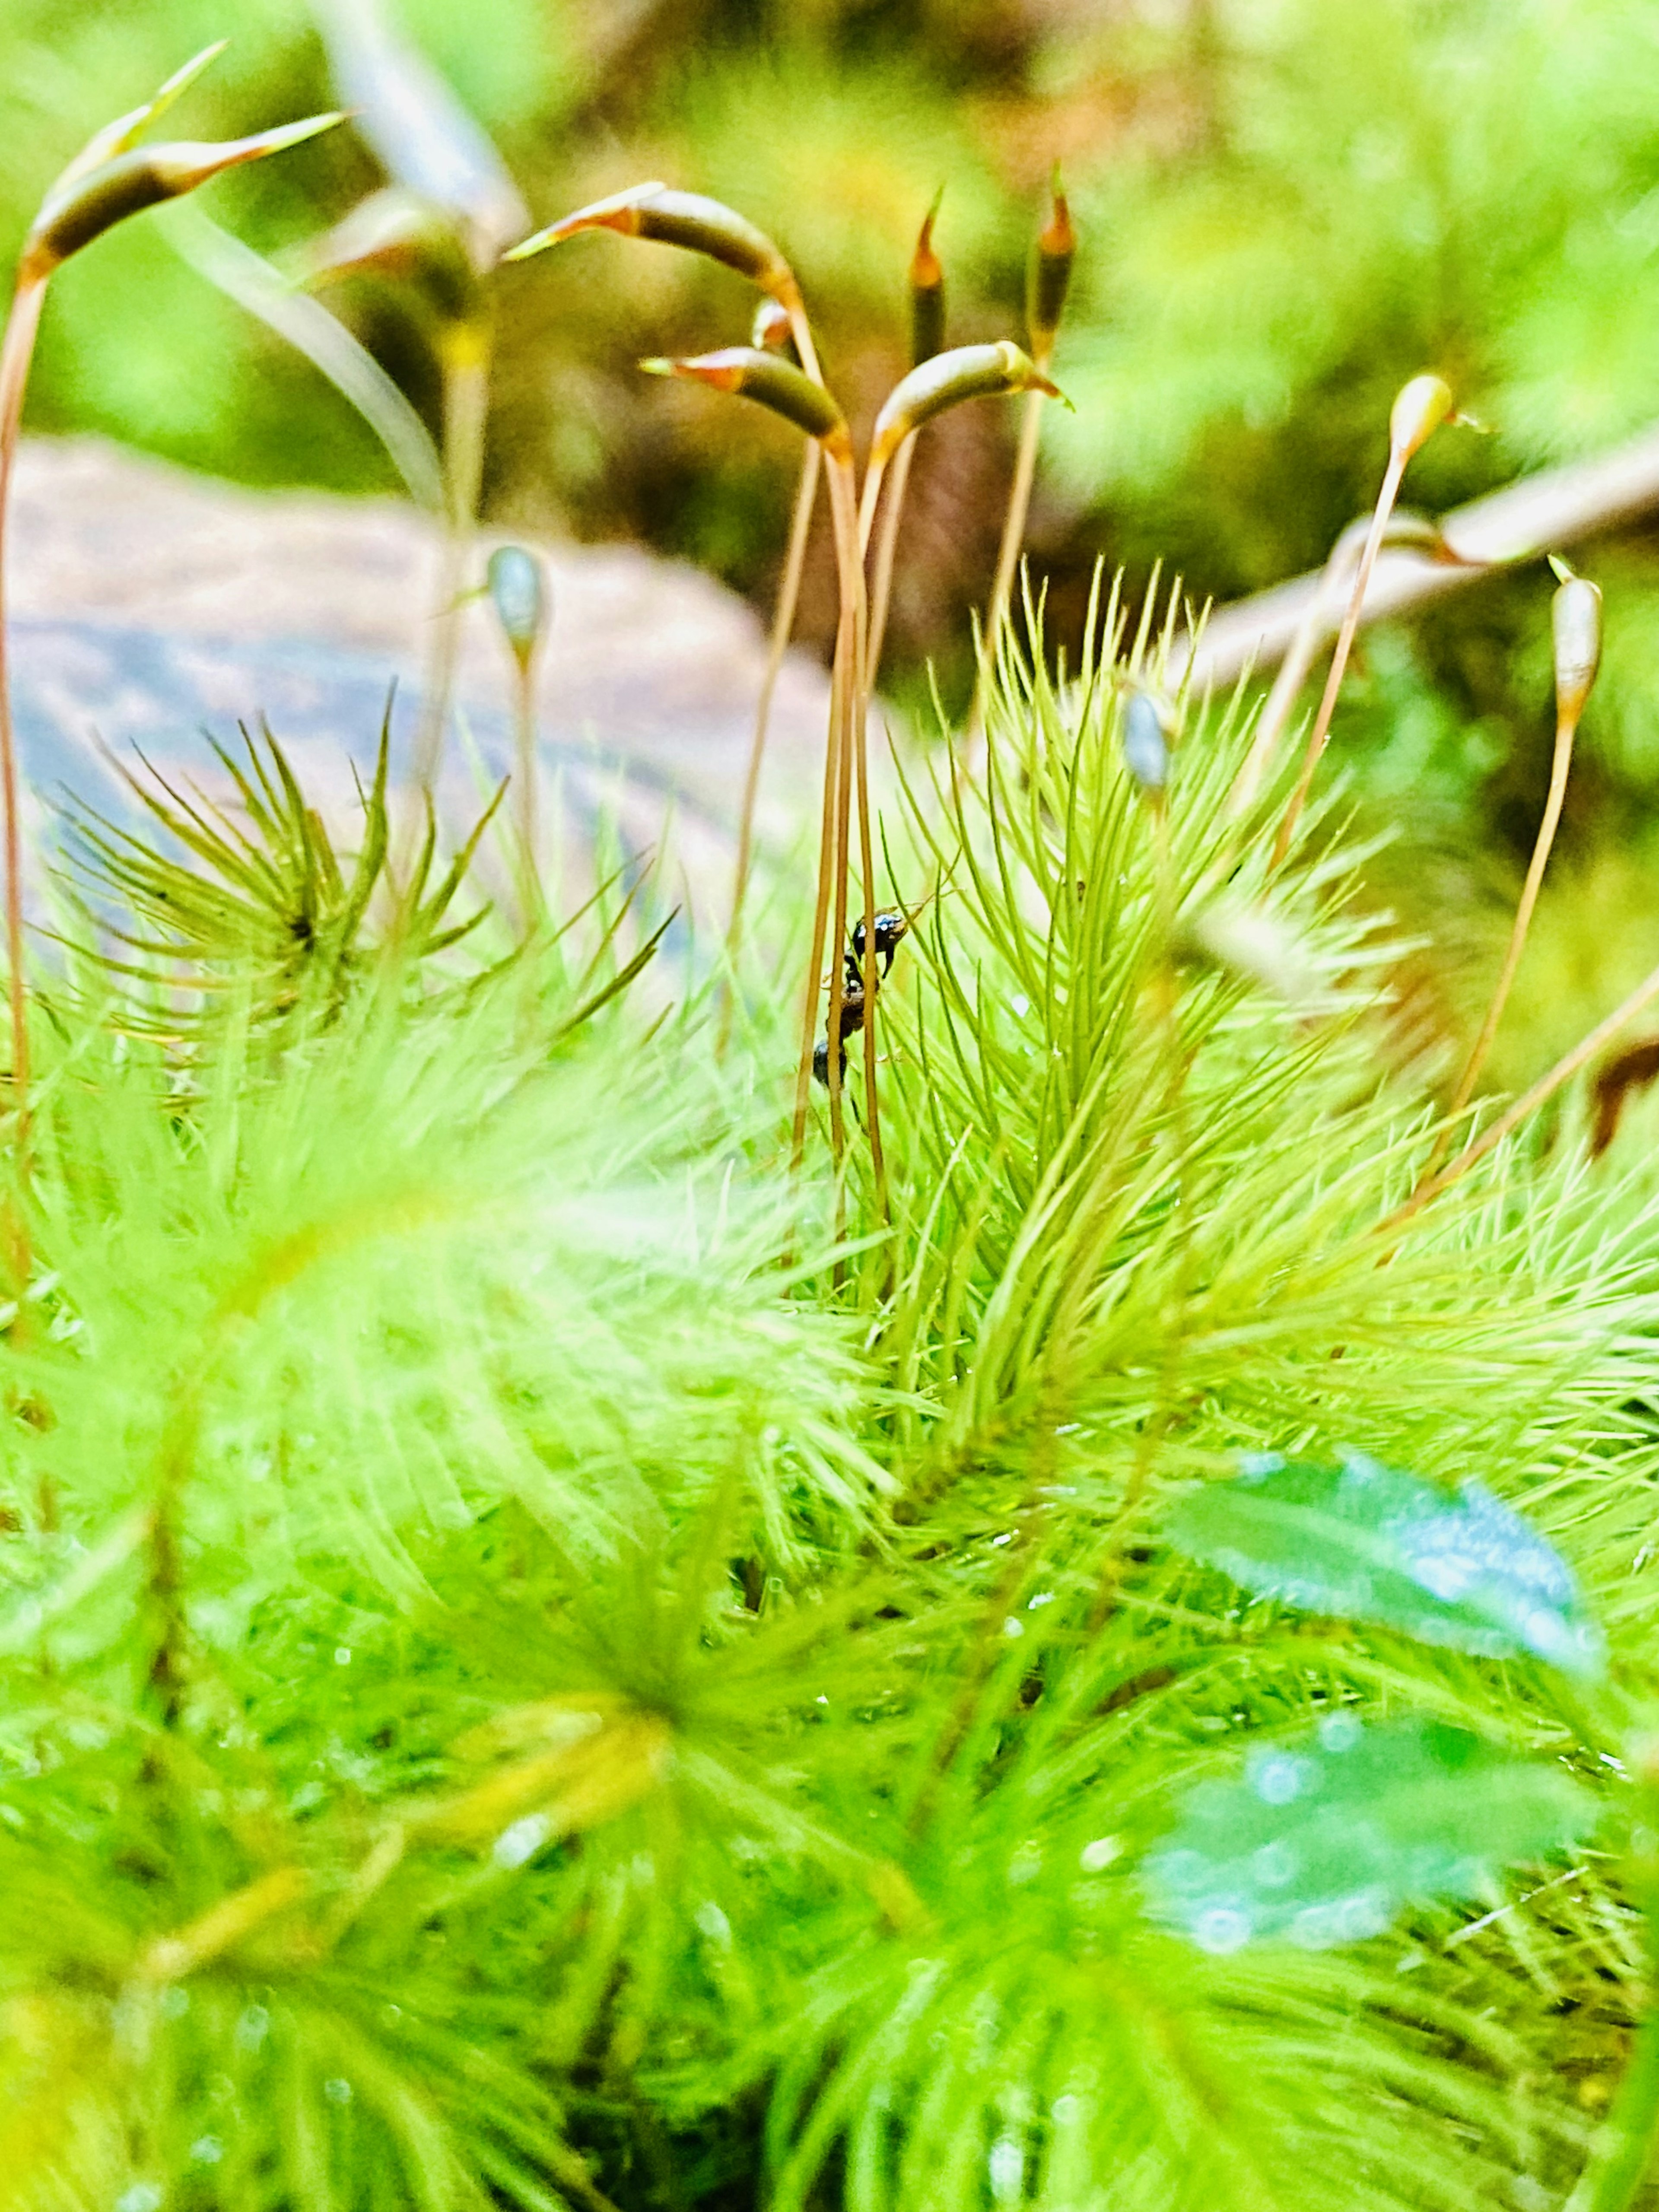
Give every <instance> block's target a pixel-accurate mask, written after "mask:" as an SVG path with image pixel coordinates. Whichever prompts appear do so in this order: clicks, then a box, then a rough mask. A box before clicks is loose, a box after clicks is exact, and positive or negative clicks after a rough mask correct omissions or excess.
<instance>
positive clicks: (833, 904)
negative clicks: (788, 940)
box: [824, 475, 858, 1230]
mask: <svg viewBox="0 0 1659 2212" xmlns="http://www.w3.org/2000/svg"><path fill="white" fill-rule="evenodd" d="M830 482H831V484H832V486H833V484H834V483H835V478H834V477H833V475H832V477H831V478H830ZM836 659H837V660H839V661H841V662H842V665H843V671H844V672H843V674H842V679H841V682H840V683H839V684H837V685H836V706H837V708H839V712H840V719H841V728H840V731H839V732H838V734H837V736H836V809H835V834H834V836H833V839H832V841H831V847H830V861H829V871H830V873H829V913H830V921H829V1014H828V1018H827V1019H826V1023H825V1027H824V1036H825V1037H826V1038H827V1040H828V1054H827V1059H826V1062H825V1067H824V1073H825V1074H826V1076H827V1077H828V1078H829V1150H830V1153H831V1156H832V1157H833V1158H834V1160H835V1164H836V1227H837V1230H839V1228H840V1225H841V1206H842V1184H841V1166H842V1160H843V1159H844V1158H846V1153H847V1125H846V1118H845V1117H846V1108H845V1104H844V1102H843V1099H842V1091H843V1087H844V1086H843V1083H842V1077H843V1074H844V1073H845V1068H846V1053H845V1048H844V1046H843V1044H842V1034H841V1020H842V1006H843V1005H844V1004H845V1002H846V997H847V967H846V957H845V956H846V945H847V866H848V834H847V833H848V814H849V811H850V808H851V803H852V790H853V718H852V700H853V694H854V691H855V690H856V689H857V686H858V657H857V648H856V647H855V645H854V638H853V611H852V607H851V605H850V604H849V605H848V606H847V607H846V608H845V610H844V611H843V613H842V621H841V627H840V629H839V631H838V633H837V635H836Z"/></svg>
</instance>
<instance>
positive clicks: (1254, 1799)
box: [1146, 1712, 1595, 1954]
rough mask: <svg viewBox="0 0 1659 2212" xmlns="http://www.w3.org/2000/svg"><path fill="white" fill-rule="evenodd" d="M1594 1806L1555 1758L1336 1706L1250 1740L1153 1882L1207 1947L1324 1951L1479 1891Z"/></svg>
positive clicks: (1170, 1847) (1567, 1834)
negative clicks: (1308, 1725)
mask: <svg viewBox="0 0 1659 2212" xmlns="http://www.w3.org/2000/svg"><path fill="white" fill-rule="evenodd" d="M1594 1821H1595V1802H1594V1801H1593V1800H1592V1799H1591V1798H1590V1796H1589V1795H1588V1793H1587V1792H1586V1791H1584V1790H1581V1789H1580V1788H1579V1786H1578V1785H1577V1784H1576V1783H1575V1782H1573V1781H1572V1780H1571V1778H1570V1777H1569V1776H1567V1775H1566V1774H1565V1773H1563V1772H1562V1771H1561V1770H1560V1769H1559V1767H1556V1766H1550V1765H1545V1764H1544V1763H1543V1762H1542V1761H1540V1760H1530V1759H1512V1758H1510V1756H1509V1755H1508V1754H1507V1753H1504V1752H1501V1751H1498V1750H1495V1749H1494V1748H1493V1747H1492V1746H1491V1745H1489V1744H1485V1743H1482V1742H1481V1741H1480V1738H1479V1737H1477V1736H1473V1735H1468V1734H1467V1733H1466V1732H1465V1731H1464V1730H1463V1729H1455V1728H1449V1727H1448V1726H1446V1725H1445V1723H1443V1722H1439V1721H1422V1720H1413V1721H1407V1722H1401V1723H1395V1724H1393V1725H1390V1726H1387V1727H1373V1728H1366V1727H1364V1726H1363V1725H1362V1724H1361V1723H1360V1722H1359V1721H1358V1719H1357V1718H1356V1717H1354V1716H1353V1715H1352V1713H1346V1712H1337V1713H1331V1714H1328V1715H1327V1716H1326V1717H1325V1719H1324V1720H1323V1721H1322V1722H1321V1723H1320V1724H1319V1727H1318V1729H1316V1732H1315V1733H1314V1734H1313V1735H1310V1736H1309V1737H1306V1738H1305V1739H1304V1740H1303V1741H1300V1742H1298V1743H1295V1744H1286V1743H1277V1744H1272V1745H1264V1746H1262V1747H1261V1748H1260V1749H1258V1750H1256V1751H1255V1752H1253V1753H1251V1754H1250V1757H1249V1761H1248V1763H1247V1765H1246V1766H1245V1770H1244V1778H1243V1781H1241V1782H1236V1783H1226V1782H1208V1783H1205V1784H1201V1785H1200V1787H1199V1788H1198V1789H1197V1790H1194V1792H1193V1793H1192V1795H1191V1796H1190V1797H1189V1798H1188V1801H1187V1805H1186V1808H1185V1814H1184V1817H1183V1819H1182V1823H1181V1826H1179V1827H1178V1828H1177V1829H1176V1831H1175V1832H1174V1833H1173V1835H1171V1836H1170V1838H1169V1840H1168V1841H1167V1843H1165V1844H1164V1845H1163V1847H1162V1848H1161V1849H1159V1850H1158V1851H1156V1852H1155V1853H1153V1855H1152V1857H1150V1858H1149V1859H1148V1861H1147V1862H1146V1884H1147V1889H1148V1893H1149V1900H1150V1904H1151V1907H1152V1913H1153V1916H1154V1917H1155V1918H1157V1919H1158V1920H1161V1921H1163V1922H1164V1923H1165V1924H1166V1925H1168V1926H1170V1927H1174V1928H1176V1929H1180V1930H1181V1931H1182V1934H1184V1935H1186V1936H1190V1937H1191V1938H1192V1940H1193V1942H1195V1943H1196V1944H1198V1945H1199V1946H1200V1948H1201V1949H1204V1950H1206V1951H1211V1952H1214V1953H1217V1954H1223V1953H1226V1952H1229V1951H1237V1950H1242V1949H1243V1947H1244V1946H1245V1945H1246V1944H1247V1943H1252V1942H1264V1941H1279V1942H1290V1943H1293V1944H1297V1945H1299V1946H1300V1947H1301V1948H1304V1949H1305V1950H1312V1951H1323V1950H1328V1949H1330V1948H1333V1947H1334V1945H1337V1944H1340V1943H1356V1942H1362V1941H1363V1940H1364V1938H1366V1937H1367V1936H1380V1935H1381V1934H1382V1933H1383V1930H1384V1929H1386V1928H1387V1927H1388V1926H1389V1923H1391V1922H1392V1921H1393V1920H1394V1919H1395V1917H1396V1916H1397V1915H1398V1914H1399V1913H1400V1912H1401V1911H1402V1910H1403V1909H1404V1908H1405V1907H1406V1906H1407V1905H1410V1904H1426V1903H1429V1902H1431V1901H1432V1900H1433V1899H1458V1898H1475V1897H1480V1896H1481V1895H1483V1894H1484V1893H1486V1891H1487V1890H1488V1889H1489V1887H1490V1885H1491V1883H1492V1881H1493V1879H1494V1878H1495V1877H1496V1876H1497V1875H1498V1874H1499V1873H1500V1872H1501V1871H1502V1870H1503V1869H1504V1868H1505V1867H1508V1866H1511V1865H1515V1864H1517V1863H1528V1862H1531V1861H1534V1860H1537V1859H1540V1858H1543V1857H1547V1856H1548V1855H1549V1854H1550V1853H1551V1852H1553V1851H1559V1850H1563V1849H1565V1847H1566V1846H1567V1845H1568V1844H1571V1843H1573V1842H1575V1841H1577V1838H1580V1837H1582V1836H1583V1835H1585V1834H1586V1833H1587V1832H1589V1828H1590V1827H1591V1826H1592V1825H1593V1823H1594Z"/></svg>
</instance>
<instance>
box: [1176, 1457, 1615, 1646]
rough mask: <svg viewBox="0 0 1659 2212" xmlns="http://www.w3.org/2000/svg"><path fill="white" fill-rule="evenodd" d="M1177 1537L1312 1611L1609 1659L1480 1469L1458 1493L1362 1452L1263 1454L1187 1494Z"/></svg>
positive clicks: (1449, 1641)
mask: <svg viewBox="0 0 1659 2212" xmlns="http://www.w3.org/2000/svg"><path fill="white" fill-rule="evenodd" d="M1167 1533H1168V1536H1169V1541H1170V1543H1171V1544H1173V1545H1174V1546H1175V1547H1176V1550H1177V1551H1181V1552H1184V1553H1186V1554H1187V1555H1188V1558H1189V1559H1200V1560H1202V1561H1203V1562H1204V1563H1205V1565H1208V1566H1212V1567H1219V1568H1220V1569H1221V1571H1223V1573H1224V1574H1228V1575H1231V1577H1232V1578H1233V1580H1234V1581H1235V1582H1237V1583H1243V1586H1244V1588H1245V1589H1248V1590H1252V1591H1254V1592H1255V1595H1257V1596H1259V1597H1276V1598H1278V1599H1279V1600H1280V1601H1282V1602H1283V1603H1284V1604H1285V1605H1291V1606H1296V1607H1299V1608H1300V1609H1301V1610H1302V1611H1304V1612H1307V1613H1335V1614H1339V1615H1340V1616H1342V1617H1343V1618H1345V1619H1347V1620H1370V1621H1376V1622H1379V1623H1380V1624H1382V1625H1383V1626H1386V1627H1389V1628H1402V1629H1405V1630H1406V1631H1407V1632H1409V1633H1410V1634H1411V1635H1413V1636H1415V1637H1417V1638H1419V1639H1420V1640H1421V1641H1422V1642H1423V1643H1425V1644H1444V1645H1449V1646H1450V1647H1451V1648H1452V1649H1453V1650H1457V1651H1471V1652H1474V1653H1476V1654H1478V1655H1479V1656H1482V1657H1485V1658H1493V1659H1504V1658H1513V1657H1514V1656H1516V1655H1517V1654H1518V1653H1521V1652H1531V1653H1532V1654H1533V1655H1534V1657H1536V1658H1540V1659H1544V1660H1547V1661H1548V1662H1550V1664H1551V1665H1552V1666H1555V1667H1559V1668H1561V1669H1562V1670H1563V1671H1564V1672H1565V1673H1566V1674H1576V1675H1580V1676H1593V1675H1595V1674H1599V1673H1600V1671H1601V1667H1602V1664H1603V1659H1604V1652H1603V1647H1602V1642H1601V1634H1600V1632H1599V1631H1598V1630H1597V1628H1596V1626H1595V1622H1594V1621H1593V1620H1590V1619H1589V1616H1588V1614H1587V1613H1585V1611H1584V1608H1583V1601H1582V1600H1581V1598H1580V1596H1579V1593H1578V1589H1577V1585H1576V1583H1574V1581H1573V1578H1572V1576H1571V1572H1570V1571H1568V1569H1567V1567H1566V1565H1565V1564H1564V1562H1563V1561H1562V1559H1561V1558H1560V1557H1559V1554H1558V1553H1556V1552H1555V1551H1553V1549H1552V1548H1551V1547H1550V1546H1549V1545H1548V1544H1547V1543H1546V1542H1545V1541H1543V1539H1542V1538H1541V1536H1539V1535H1537V1534H1534V1531H1533V1530H1532V1529H1531V1528H1528V1526H1527V1524H1526V1522H1524V1521H1522V1520H1521V1519H1520V1518H1519V1517H1518V1516H1516V1515H1515V1514H1514V1513H1511V1512H1510V1510H1509V1508H1508V1506H1506V1505H1503V1504H1499V1502H1498V1499H1497V1498H1494V1497H1493V1496H1492V1493H1491V1492H1490V1491H1488V1490H1486V1489H1484V1488H1483V1487H1482V1486H1481V1485H1480V1483H1478V1482H1476V1481H1475V1480H1473V1478H1471V1479H1470V1480H1468V1481H1466V1482H1464V1483H1462V1485H1461V1486H1459V1488H1458V1489H1457V1490H1456V1491H1455V1492H1449V1491H1445V1490H1442V1489H1440V1488H1438V1487H1437V1486H1436V1485H1434V1484H1432V1483H1428V1482H1424V1481H1421V1480H1419V1478H1418V1477H1417V1476H1415V1475H1412V1474H1402V1473H1401V1471H1400V1470H1399V1469H1397V1468H1389V1467H1384V1466H1383V1465H1382V1464H1381V1463H1380V1462H1378V1461H1376V1460H1374V1459H1368V1458H1367V1457H1365V1455H1364V1454H1363V1453H1360V1452H1349V1453H1347V1454H1346V1455H1345V1456H1344V1458H1343V1460H1342V1462H1341V1464H1340V1466H1338V1467H1334V1468H1321V1467H1309V1466H1303V1465H1298V1464H1297V1463H1296V1462H1287V1461H1285V1460H1282V1459H1280V1458H1279V1456H1278V1455H1277V1454H1276V1453H1268V1454H1263V1455H1260V1456H1259V1457H1256V1458H1253V1459H1252V1460H1250V1461H1249V1462H1247V1463H1246V1466H1245V1469H1244V1472H1243V1474H1240V1475H1239V1476H1238V1477H1237V1479H1236V1480H1233V1481H1231V1482H1217V1483H1210V1484H1208V1485H1206V1486H1205V1487H1204V1488H1202V1489H1200V1490H1195V1491H1192V1492H1189V1493H1188V1495H1187V1496H1186V1497H1185V1498H1182V1501H1181V1503H1180V1504H1178V1505H1177V1506H1176V1510H1175V1512H1174V1514H1173V1516H1171V1519H1170V1524H1169V1528H1168V1532H1167Z"/></svg>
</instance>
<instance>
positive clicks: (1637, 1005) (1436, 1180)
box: [1377, 968, 1659, 1235]
mask: <svg viewBox="0 0 1659 2212" xmlns="http://www.w3.org/2000/svg"><path fill="white" fill-rule="evenodd" d="M1656 999H1659V968H1656V969H1653V970H1652V972H1651V973H1650V975H1646V976H1644V978H1643V980H1642V981H1641V982H1639V983H1638V985H1637V987H1636V988H1635V989H1634V990H1633V991H1632V993H1631V994H1630V996H1629V998H1627V999H1626V1000H1623V1001H1622V1003H1621V1004H1620V1005H1619V1006H1615V1007H1614V1008H1613V1012H1611V1013H1610V1014H1609V1015H1607V1018H1606V1019H1605V1020H1603V1021H1600V1022H1598V1023H1597V1024H1596V1025H1595V1028H1594V1029H1593V1030H1591V1031H1590V1033H1589V1036H1586V1037H1581V1038H1580V1040H1579V1042H1577V1044H1576V1045H1574V1047H1573V1048H1572V1050H1571V1052H1569V1053H1565V1054H1563V1055H1562V1057H1561V1058H1560V1059H1559V1060H1557V1061H1556V1063H1555V1065H1554V1066H1553V1068H1551V1069H1550V1071H1549V1073H1547V1075H1541V1076H1540V1077H1539V1079H1538V1080H1537V1082H1536V1083H1534V1085H1533V1086H1532V1088H1531V1090H1530V1091H1522V1094H1521V1096H1520V1097H1518V1098H1517V1099H1516V1101H1515V1102H1514V1103H1513V1104H1512V1105H1510V1106H1508V1107H1506V1108H1505V1109H1504V1111H1503V1113H1501V1114H1500V1115H1498V1119H1497V1120H1496V1121H1494V1122H1493V1123H1492V1127H1490V1128H1489V1129H1486V1130H1483V1131H1482V1133H1481V1134H1480V1136H1479V1137H1477V1138H1476V1139H1475V1140H1474V1143H1473V1144H1472V1145H1469V1146H1466V1147H1465V1148H1464V1150H1463V1151H1462V1152H1460V1153H1459V1154H1458V1155H1457V1158H1455V1160H1453V1161H1452V1162H1451V1163H1450V1164H1449V1166H1447V1167H1443V1168H1442V1169H1441V1170H1440V1172H1439V1174H1438V1175H1436V1176H1429V1177H1428V1178H1427V1179H1426V1180H1425V1181H1424V1182H1420V1183H1419V1185H1418V1187H1417V1188H1416V1189H1415V1190H1414V1191H1413V1193H1412V1194H1411V1196H1410V1197H1409V1198H1408V1199H1407V1200H1406V1203H1405V1204H1404V1205H1403V1206H1400V1207H1398V1208H1396V1210H1395V1212H1393V1213H1391V1214H1389V1216H1388V1218H1387V1219H1386V1220H1384V1221H1383V1222H1382V1223H1380V1224H1379V1225H1378V1232H1377V1233H1378V1234H1379V1235H1382V1234H1385V1233H1386V1232H1387V1231H1389V1230H1391V1229H1398V1228H1400V1227H1401V1225H1403V1224H1404V1223H1406V1222H1407V1221H1409V1220H1410V1219H1411V1218H1412V1216H1413V1214H1414V1213H1417V1212H1419V1211H1420V1209H1421V1208H1422V1207H1423V1206H1426V1205H1427V1204H1428V1202H1429V1200H1431V1198H1438V1197H1439V1195H1440V1194H1441V1192H1442V1191H1443V1190H1448V1189H1449V1188H1450V1187H1451V1185H1452V1184H1453V1183H1455V1182H1460V1181H1461V1180H1462V1177H1463V1176H1466V1175H1467V1174H1468V1171H1469V1170H1470V1169H1471V1168H1472V1167H1476V1166H1478V1165H1479V1164H1480V1162H1481V1161H1482V1160H1484V1159H1485V1158H1486V1155H1487V1153H1488V1152H1495V1151H1496V1150H1497V1148H1498V1146H1499V1145H1501V1144H1502V1143H1503V1141H1504V1138H1505V1137H1507V1136H1509V1135H1510V1133H1512V1132H1513V1131H1514V1130H1516V1129H1518V1128H1519V1127H1520V1126H1521V1124H1522V1121H1525V1120H1526V1118H1527V1116H1528V1115H1529V1114H1533V1113H1535V1112H1536V1111H1537V1109H1538V1108H1539V1107H1541V1106H1542V1105H1543V1104H1544V1103H1546V1102H1547V1100H1549V1099H1551V1098H1553V1097H1554V1096H1555V1094H1556V1092H1557V1091H1559V1090H1560V1088H1561V1086H1562V1085H1563V1084H1565V1083H1571V1080H1572V1079H1573V1077H1574V1076H1575V1075H1577V1073H1578V1071H1579V1069H1580V1068H1581V1067H1583V1066H1584V1065H1585V1064H1586V1062H1588V1061H1589V1060H1594V1059H1595V1055H1596V1054H1597V1053H1598V1052H1600V1051H1601V1048H1602V1047H1603V1045H1607V1044H1611V1042H1613V1038H1614V1037H1616V1036H1618V1034H1619V1032H1620V1030H1622V1029H1623V1028H1625V1027H1626V1024H1628V1023H1631V1022H1633V1021H1634V1020H1635V1019H1636V1017H1637V1016H1638V1014H1639V1013H1641V1012H1643V1011H1644V1008H1645V1007H1647V1006H1651V1005H1652V1003H1653V1001H1654V1000H1656Z"/></svg>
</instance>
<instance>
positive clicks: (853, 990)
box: [812, 952, 864, 1090]
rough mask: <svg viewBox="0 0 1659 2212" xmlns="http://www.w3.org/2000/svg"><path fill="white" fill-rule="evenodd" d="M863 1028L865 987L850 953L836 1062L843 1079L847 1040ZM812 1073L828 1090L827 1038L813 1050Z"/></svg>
mask: <svg viewBox="0 0 1659 2212" xmlns="http://www.w3.org/2000/svg"><path fill="white" fill-rule="evenodd" d="M863 1027H864V986H863V984H862V983H861V982H860V981H859V971H858V968H857V965H856V963H854V958H853V956H852V954H851V953H850V952H849V953H848V956H847V981H846V985H845V987H844V988H843V991H842V1001H841V1043H840V1045H839V1046H838V1048H837V1050H838V1053H839V1055H840V1057H839V1059H838V1060H837V1062H836V1072H837V1073H839V1074H841V1075H842V1076H843V1077H844V1076H845V1075H846V1073H847V1040H848V1037H849V1036H853V1035H854V1032H855V1031H856V1030H861V1029H862V1028H863ZM812 1073H813V1074H814V1075H816V1076H817V1079H818V1081H819V1082H820V1083H821V1084H823V1086H824V1088H825V1089H826V1090H828V1089H829V1040H828V1039H827V1038H826V1037H820V1038H819V1039H818V1041H817V1043H816V1044H815V1045H814V1046H813V1048H812Z"/></svg>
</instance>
